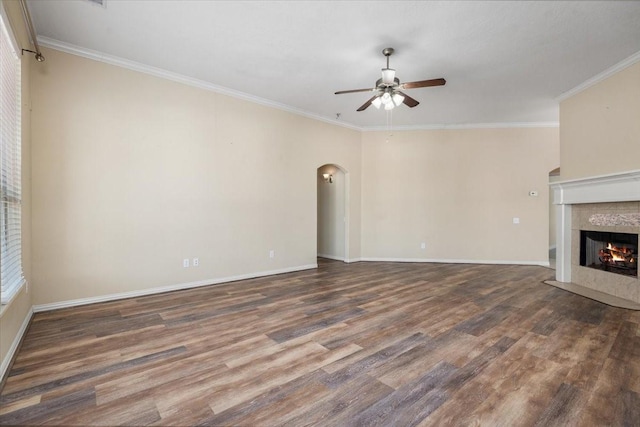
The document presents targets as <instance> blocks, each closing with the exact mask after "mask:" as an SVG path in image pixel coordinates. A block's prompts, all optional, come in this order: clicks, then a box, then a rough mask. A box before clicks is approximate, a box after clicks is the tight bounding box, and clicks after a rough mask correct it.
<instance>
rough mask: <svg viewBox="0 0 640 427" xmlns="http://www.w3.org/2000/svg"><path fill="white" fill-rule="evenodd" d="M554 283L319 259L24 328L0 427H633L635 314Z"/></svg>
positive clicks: (638, 417)
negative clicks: (287, 270) (308, 265)
mask: <svg viewBox="0 0 640 427" xmlns="http://www.w3.org/2000/svg"><path fill="white" fill-rule="evenodd" d="M552 277H553V271H552V270H549V269H546V268H543V267H535V266H496V265H454V264H402V263H364V262H363V263H356V264H343V263H340V262H332V261H324V260H320V266H319V268H318V269H317V270H308V271H303V272H298V273H291V274H283V275H279V276H272V277H266V278H260V279H253V280H246V281H241V282H235V283H228V284H224V285H217V286H210V287H203V288H197V289H192V290H186V291H178V292H171V293H166V294H161V295H153V296H147V297H142V298H134V299H128V300H121V301H115V302H109V303H102V304H94V305H90V306H83V307H76V308H70V309H63V310H57V311H51V312H47V313H38V314H36V315H35V316H34V318H33V320H32V324H31V326H30V328H29V330H28V333H27V334H26V337H25V339H24V343H23V345H22V348H21V349H20V351H19V354H18V355H17V358H16V360H15V363H14V365H13V367H12V369H11V371H10V373H9V376H8V378H7V381H6V383H5V386H4V388H3V390H2V392H1V394H0V405H1V406H0V424H29V425H33V424H49V425H56V424H57V425H83V426H84V425H213V426H218V425H225V426H226V425H234V426H279V425H286V426H304V425H320V426H349V425H358V426H374V425H381V426H391V425H398V426H413V425H425V426H427V425H432V426H445V425H482V426H497V425H504V426H535V425H539V426H549V425H558V426H566V425H576V426H604V425H614V426H623V425H624V426H638V425H640V328H639V323H640V312H637V311H630V310H625V309H619V308H613V307H610V306H607V305H604V304H602V303H599V302H596V301H593V300H590V299H587V298H584V297H580V296H577V295H574V294H572V293H569V292H566V291H563V290H561V289H557V288H555V287H552V286H548V285H546V284H544V283H542V281H543V280H547V279H551V278H552Z"/></svg>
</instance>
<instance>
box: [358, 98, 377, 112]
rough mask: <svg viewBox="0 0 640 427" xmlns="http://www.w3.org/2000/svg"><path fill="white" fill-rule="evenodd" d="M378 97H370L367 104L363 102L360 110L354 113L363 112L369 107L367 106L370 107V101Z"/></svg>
mask: <svg viewBox="0 0 640 427" xmlns="http://www.w3.org/2000/svg"><path fill="white" fill-rule="evenodd" d="M377 97H378V95H374V96H372V97H371V99H369V100H368V101H367V102H365V103H364V104H362V106H361V107H360V108H358V109H357V110H356V111H364V110H366V109H367V107H369V105H371V101H373V100H374V99H376V98H377Z"/></svg>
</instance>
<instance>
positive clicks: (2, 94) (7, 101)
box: [0, 13, 25, 304]
mask: <svg viewBox="0 0 640 427" xmlns="http://www.w3.org/2000/svg"><path fill="white" fill-rule="evenodd" d="M1 18H2V19H0V27H2V28H0V173H1V176H0V191H1V200H0V201H1V204H2V205H1V207H0V252H1V256H0V302H1V303H2V304H7V303H8V302H9V301H10V300H11V298H12V297H13V296H14V295H15V294H16V292H18V290H19V289H20V287H21V286H22V285H23V284H24V283H25V279H24V273H23V271H22V230H21V216H22V206H21V205H22V188H21V181H22V176H21V145H22V144H21V139H22V138H21V125H20V122H21V109H20V106H21V99H20V97H21V85H20V76H21V71H20V57H19V56H18V53H17V48H16V47H15V43H14V41H13V38H12V36H11V35H10V33H9V27H8V23H7V21H6V18H5V16H4V13H3V14H2V15H1Z"/></svg>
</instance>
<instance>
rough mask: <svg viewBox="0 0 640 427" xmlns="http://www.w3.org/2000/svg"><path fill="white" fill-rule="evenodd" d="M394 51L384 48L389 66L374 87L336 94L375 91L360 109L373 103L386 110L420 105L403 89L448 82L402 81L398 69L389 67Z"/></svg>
mask: <svg viewBox="0 0 640 427" xmlns="http://www.w3.org/2000/svg"><path fill="white" fill-rule="evenodd" d="M393 52H394V50H393V48H392V47H388V48H385V49H383V50H382V54H383V55H384V56H386V57H387V68H383V69H382V78H380V79H378V81H376V85H375V87H374V88H373V89H352V90H341V91H338V92H336V95H341V94H343V93H355V92H375V95H373V96H372V97H371V99H369V100H368V101H367V102H365V103H364V104H363V105H362V106H361V107H360V108H358V111H364V110H366V109H367V107H369V105H371V104H373V106H374V107H376V108H380V107H381V106H384V109H385V110H392V109H393V108H394V107H397V106H399V105H400V104H405V105H406V106H408V107H411V108H413V107H415V106H416V105H418V104H419V102H418V101H416V100H415V99H413V98H412V97H410V96H409V95H407V94H405V93H403V92H402V91H403V90H406V89H416V88H419V87H430V86H443V85H444V84H445V83H446V82H447V81H446V80H445V79H431V80H420V81H417V82H407V83H400V80H399V79H398V78H397V77H396V70H394V69H393V68H389V57H390V56H391V55H393Z"/></svg>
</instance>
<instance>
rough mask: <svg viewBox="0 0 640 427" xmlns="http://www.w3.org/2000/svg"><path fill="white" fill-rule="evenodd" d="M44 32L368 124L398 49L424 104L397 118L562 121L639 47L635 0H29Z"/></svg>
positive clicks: (225, 87) (377, 121) (382, 119)
mask: <svg viewBox="0 0 640 427" xmlns="http://www.w3.org/2000/svg"><path fill="white" fill-rule="evenodd" d="M28 4H29V8H30V10H31V13H32V16H33V20H34V24H35V27H36V30H37V33H38V38H39V40H40V41H41V43H42V44H44V45H47V46H58V47H66V48H69V47H72V48H76V47H77V48H80V49H81V50H85V49H86V50H91V51H97V52H99V53H101V54H106V55H108V56H112V57H116V58H121V59H124V60H127V61H133V62H137V63H140V64H144V65H146V66H150V67H156V68H159V69H162V70H166V71H168V72H171V73H176V74H177V75H182V76H185V77H188V78H191V79H195V80H200V81H202V82H204V83H205V84H209V85H211V86H212V87H218V88H222V91H223V92H225V91H226V92H227V93H228V92H229V91H231V92H236V93H239V94H244V95H249V96H251V97H255V98H259V99H260V100H261V101H262V102H267V103H272V104H276V105H281V106H283V107H285V108H288V109H293V110H296V111H299V112H302V113H304V114H308V115H312V116H316V117H321V118H325V119H329V120H335V118H336V113H340V114H341V116H340V122H343V123H345V124H349V125H353V126H356V127H358V128H365V129H368V128H376V127H384V125H385V124H386V123H387V117H386V113H385V112H384V111H383V110H376V109H375V108H373V107H369V108H368V109H367V110H365V111H364V112H356V109H357V108H358V107H359V106H360V105H362V104H363V103H364V102H365V101H366V100H367V99H368V98H369V97H370V94H368V93H355V94H345V95H334V92H335V91H337V90H346V89H360V88H367V87H373V86H374V83H375V81H376V80H377V79H378V78H379V77H380V69H381V68H383V66H384V65H385V58H384V56H383V55H382V53H381V51H382V49H383V48H385V47H393V48H395V50H396V52H395V54H394V55H393V56H392V57H391V67H392V68H395V69H396V70H397V74H396V75H397V77H399V78H400V80H401V81H402V82H406V81H416V80H424V79H432V78H439V77H444V78H445V79H446V80H447V84H446V86H442V87H434V88H420V89H411V90H408V91H407V94H409V95H410V96H412V97H413V98H415V99H417V100H418V101H420V105H418V106H417V107H415V108H412V109H411V108H408V107H406V106H404V105H403V106H401V107H399V108H396V109H395V110H394V111H393V117H392V119H393V125H394V127H399V128H402V127H421V126H422V127H429V126H439V125H445V126H446V125H448V126H452V125H454V126H455V125H466V124H487V123H500V124H505V123H512V124H523V123H548V122H557V121H558V102H559V101H558V97H560V96H561V95H562V94H564V93H566V92H567V91H570V90H572V89H573V88H575V87H576V86H579V85H581V84H582V83H584V82H585V81H587V80H589V79H591V78H593V77H594V76H596V75H598V74H599V73H602V72H603V71H605V70H607V69H608V68H610V67H612V66H614V65H616V64H617V63H619V62H620V61H623V60H625V59H627V58H629V57H630V56H632V55H637V53H638V52H640V2H638V1H583V2H579V1H572V2H564V1H532V2H528V1H495V2H484V1H471V2H462V1H459V2H451V1H446V2H435V1H434V2H431V1H430V2H415V1H412V2H405V1H369V2H365V1H252V2H246V1H187V0H179V1H169V0H162V1H149V0H142V1H125V0H106V1H105V6H106V7H101V6H99V5H95V4H93V3H91V2H90V1H88V0H72V1H62V0H47V1H34V0H31V1H29V2H28Z"/></svg>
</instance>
